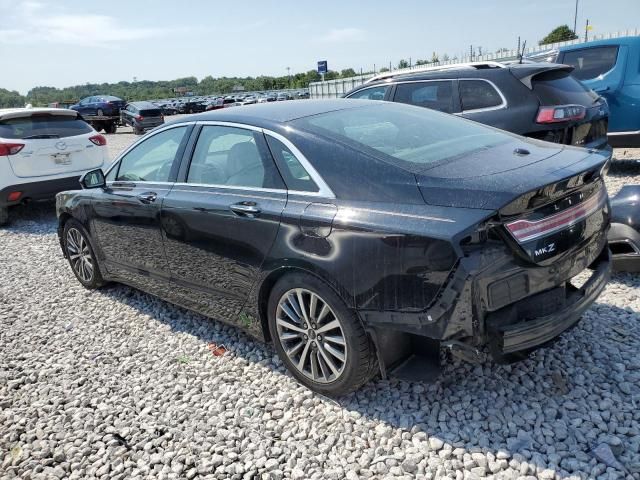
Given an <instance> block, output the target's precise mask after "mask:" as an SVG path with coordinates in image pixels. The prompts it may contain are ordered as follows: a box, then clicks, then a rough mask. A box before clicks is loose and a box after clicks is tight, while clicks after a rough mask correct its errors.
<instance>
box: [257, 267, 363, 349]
mask: <svg viewBox="0 0 640 480" xmlns="http://www.w3.org/2000/svg"><path fill="white" fill-rule="evenodd" d="M294 273H305V274H307V275H311V276H313V277H316V278H317V279H318V280H320V281H321V282H322V283H324V284H325V285H327V286H328V287H329V288H331V290H333V292H334V293H335V294H336V295H337V296H338V297H339V298H340V299H341V300H342V301H343V302H345V304H346V305H347V308H350V309H353V308H354V307H353V298H351V297H350V296H349V295H348V294H347V292H346V291H344V290H342V291H341V289H340V288H338V287H337V286H336V285H335V283H334V282H331V281H330V280H329V278H328V277H327V276H325V275H322V274H321V273H320V272H318V271H316V270H315V269H309V268H306V267H305V266H302V265H283V266H280V267H278V268H276V269H274V270H271V271H270V272H269V273H268V274H267V275H266V276H265V277H264V279H263V280H262V281H261V282H260V285H259V288H258V293H257V314H258V319H259V320H260V328H261V330H262V335H263V337H264V340H265V341H266V342H268V343H270V342H271V341H272V340H273V339H272V338H271V333H270V332H269V312H268V306H269V295H271V291H272V290H273V287H274V286H275V285H276V283H277V282H278V281H279V280H280V279H281V278H283V277H285V276H286V275H291V274H294ZM356 316H357V317H358V320H359V321H360V322H361V323H362V319H361V318H360V316H359V315H356ZM363 327H364V325H363Z"/></svg>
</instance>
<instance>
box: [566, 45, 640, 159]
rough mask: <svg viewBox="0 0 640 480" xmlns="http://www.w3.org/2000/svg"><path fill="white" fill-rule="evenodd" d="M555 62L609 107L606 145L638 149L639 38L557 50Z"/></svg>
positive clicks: (639, 132) (639, 144) (639, 97)
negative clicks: (570, 70) (565, 68)
mask: <svg viewBox="0 0 640 480" xmlns="http://www.w3.org/2000/svg"><path fill="white" fill-rule="evenodd" d="M557 61H558V63H564V64H566V65H571V66H573V67H574V70H573V75H574V76H575V77H577V78H578V79H579V80H581V81H582V82H583V83H584V84H585V85H586V86H587V87H589V88H591V89H592V90H594V91H595V92H596V93H598V94H600V95H602V96H603V97H604V98H605V99H606V100H607V102H608V103H609V109H610V114H609V131H608V136H609V144H610V145H611V146H613V147H640V37H621V38H612V39H609V40H598V41H595V42H588V43H580V44H575V45H568V46H566V47H561V48H560V51H559V52H558V59H557Z"/></svg>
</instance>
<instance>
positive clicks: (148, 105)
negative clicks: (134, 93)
mask: <svg viewBox="0 0 640 480" xmlns="http://www.w3.org/2000/svg"><path fill="white" fill-rule="evenodd" d="M129 105H135V106H136V107H143V108H158V106H157V105H156V104H155V103H151V102H147V101H144V100H140V101H139V102H129Z"/></svg>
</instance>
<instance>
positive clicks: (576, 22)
mask: <svg viewBox="0 0 640 480" xmlns="http://www.w3.org/2000/svg"><path fill="white" fill-rule="evenodd" d="M578 1H579V0H576V13H575V14H574V15H573V34H574V35H577V33H576V29H577V28H578Z"/></svg>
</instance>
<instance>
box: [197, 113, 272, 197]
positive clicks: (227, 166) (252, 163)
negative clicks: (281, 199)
mask: <svg viewBox="0 0 640 480" xmlns="http://www.w3.org/2000/svg"><path fill="white" fill-rule="evenodd" d="M187 183H195V184H200V185H211V186H231V187H245V188H279V189H281V188H282V187H283V185H282V179H281V178H280V175H279V174H278V171H277V169H276V166H275V164H274V163H273V159H272V158H271V156H270V155H269V151H268V148H267V146H266V145H265V143H264V137H263V136H262V134H260V133H258V132H254V131H252V130H247V129H244V128H236V127H226V126H218V125H205V126H203V127H202V131H201V132H200V135H199V137H198V142H197V143H196V148H195V150H194V152H193V157H192V159H191V164H190V165H189V173H188V174H187Z"/></svg>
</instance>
